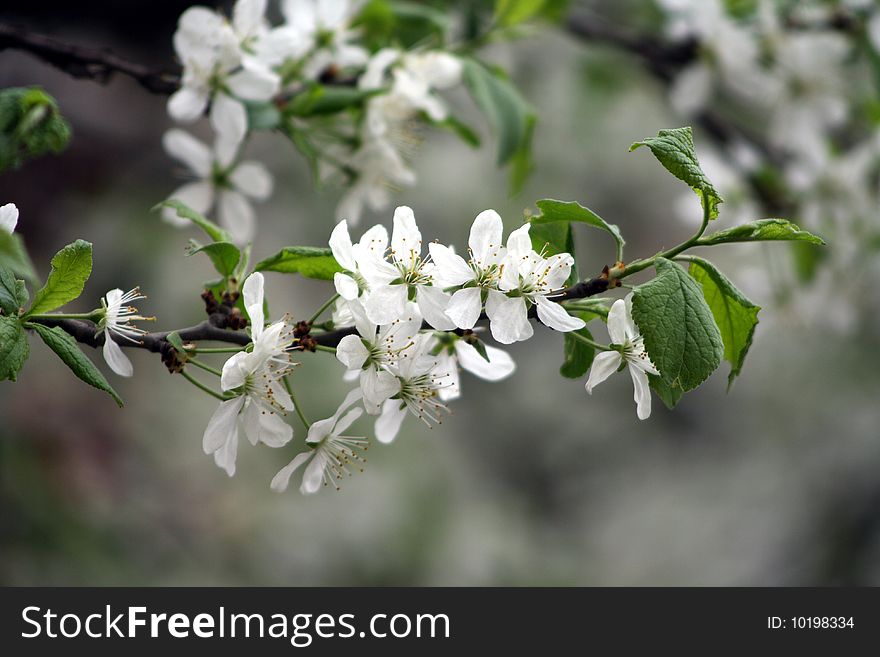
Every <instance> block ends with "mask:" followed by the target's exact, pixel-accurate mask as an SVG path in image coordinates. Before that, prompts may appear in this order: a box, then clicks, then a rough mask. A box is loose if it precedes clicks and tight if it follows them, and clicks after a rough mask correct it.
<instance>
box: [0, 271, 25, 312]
mask: <svg viewBox="0 0 880 657" xmlns="http://www.w3.org/2000/svg"><path fill="white" fill-rule="evenodd" d="M19 283H21V285H20V286H19ZM22 293H24V295H25V296H24V298H22ZM26 303H27V290H26V289H24V282H23V281H19V280H17V279H16V278H15V274H13V273H12V270H11V269H9V268H7V267H5V266H3V265H0V308H2V309H3V312H4V313H6V314H7V315H13V316H15V317H17V316H18V311H19V309H21V307H22V306H24V305H25V304H26Z"/></svg>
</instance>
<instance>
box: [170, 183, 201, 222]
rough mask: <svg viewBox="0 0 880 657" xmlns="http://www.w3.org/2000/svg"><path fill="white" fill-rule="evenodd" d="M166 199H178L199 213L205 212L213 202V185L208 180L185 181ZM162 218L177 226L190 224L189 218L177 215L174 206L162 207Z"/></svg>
mask: <svg viewBox="0 0 880 657" xmlns="http://www.w3.org/2000/svg"><path fill="white" fill-rule="evenodd" d="M168 199H169V200H175V201H180V202H181V203H183V204H184V205H185V206H187V207H189V208H191V209H193V210H195V211H196V212H198V213H199V214H206V213H207V212H208V210H210V209H211V206H212V205H213V204H214V187H213V185H211V183H208V182H194V183H187V184H186V185H183V186H181V187H179V188H178V189H176V190H175V191H174V193H173V194H171V196H169V197H168ZM162 219H164V220H165V221H167V222H168V223H169V224H171V225H172V226H177V227H178V228H183V227H184V226H190V225H192V222H191V221H190V220H189V219H185V218H183V217H180V216H178V214H177V210H175V209H174V208H162Z"/></svg>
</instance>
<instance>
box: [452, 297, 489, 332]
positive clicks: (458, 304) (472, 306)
mask: <svg viewBox="0 0 880 657" xmlns="http://www.w3.org/2000/svg"><path fill="white" fill-rule="evenodd" d="M482 309H483V302H482V290H480V288H478V287H466V288H464V289H462V290H458V291H456V292H454V293H453V294H452V298H451V299H450V300H449V305H448V306H446V316H447V317H449V319H451V320H452V322H453V323H454V324H455V325H456V326H457V327H458V328H461V329H472V328H474V325H475V324H476V323H477V320H478V319H479V318H480V311H481V310H482Z"/></svg>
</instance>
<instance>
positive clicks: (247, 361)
mask: <svg viewBox="0 0 880 657" xmlns="http://www.w3.org/2000/svg"><path fill="white" fill-rule="evenodd" d="M251 361H252V358H251V354H248V353H245V352H244V351H240V352H238V353H237V354H233V355H232V356H231V357H230V358H229V359H227V361H226V362H225V363H223V370H222V373H221V376H220V388H222V389H223V390H224V391H229V390H234V389H235V388H238V387H240V386H243V385H244V383H245V381H246V380H247V377H248V375H249V374H251V373H252V369H253V367H252V366H251Z"/></svg>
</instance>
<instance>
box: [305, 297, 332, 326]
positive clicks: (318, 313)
mask: <svg viewBox="0 0 880 657" xmlns="http://www.w3.org/2000/svg"><path fill="white" fill-rule="evenodd" d="M338 298H339V295H338V294H334V295H333V296H332V297H330V298H329V299H327V301H326V302H325V303H324V305H323V306H321V307H320V308H318V309H317V310H316V311H315V314H314V315H312V316H311V317H310V318H309V324H314V323H315V320H316V319H318V318H319V317H320V316H321V315H323V314H324V311H325V310H327V309H328V308H329V307H330V306H332V305H333V304H334V303H336V300H337V299H338Z"/></svg>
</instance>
